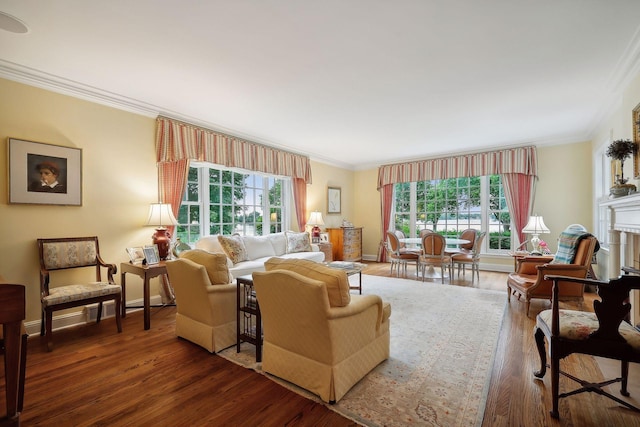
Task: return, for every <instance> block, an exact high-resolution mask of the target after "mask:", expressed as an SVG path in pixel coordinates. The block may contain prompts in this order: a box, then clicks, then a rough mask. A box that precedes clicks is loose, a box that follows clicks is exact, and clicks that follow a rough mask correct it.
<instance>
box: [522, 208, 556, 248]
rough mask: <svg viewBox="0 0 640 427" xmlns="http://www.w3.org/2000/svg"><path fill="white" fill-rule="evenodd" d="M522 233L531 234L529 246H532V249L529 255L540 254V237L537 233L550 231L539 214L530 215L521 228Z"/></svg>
mask: <svg viewBox="0 0 640 427" xmlns="http://www.w3.org/2000/svg"><path fill="white" fill-rule="evenodd" d="M522 232H523V233H527V234H531V235H532V236H531V246H533V251H532V252H531V255H542V252H541V251H540V237H538V235H539V234H548V233H551V231H550V230H549V229H548V228H547V226H546V225H544V220H543V219H542V217H541V216H537V215H534V216H530V217H529V222H527V225H525V226H524V228H523V229H522Z"/></svg>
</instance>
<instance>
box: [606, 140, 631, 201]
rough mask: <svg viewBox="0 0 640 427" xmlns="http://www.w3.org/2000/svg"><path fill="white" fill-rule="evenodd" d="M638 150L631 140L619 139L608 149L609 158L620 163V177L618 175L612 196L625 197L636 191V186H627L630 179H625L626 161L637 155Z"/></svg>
mask: <svg viewBox="0 0 640 427" xmlns="http://www.w3.org/2000/svg"><path fill="white" fill-rule="evenodd" d="M637 150H638V144H637V143H635V142H633V141H631V140H630V139H617V140H615V141H613V142H612V143H611V144H609V147H607V152H606V155H607V157H611V158H612V159H614V160H617V161H619V162H620V175H618V174H616V179H615V182H614V186H613V187H611V195H612V196H614V197H618V196H624V195H627V194H630V193H632V192H634V191H635V190H636V186H635V185H633V184H627V181H628V179H627V178H625V177H624V161H625V160H626V159H627V158H629V157H630V156H631V155H632V154H635V153H636V151H637Z"/></svg>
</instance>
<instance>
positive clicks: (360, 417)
mask: <svg viewBox="0 0 640 427" xmlns="http://www.w3.org/2000/svg"><path fill="white" fill-rule="evenodd" d="M350 280H351V282H352V284H355V281H356V280H357V276H352V277H350ZM362 291H363V293H366V294H376V295H380V296H381V297H382V298H383V300H385V301H389V302H390V303H391V325H390V328H391V356H390V358H389V359H388V360H386V361H384V362H383V363H381V364H380V365H378V366H377V367H376V368H375V369H374V370H373V371H371V372H370V373H369V374H368V375H367V376H366V377H365V378H363V379H362V380H361V381H360V382H359V383H358V384H356V385H355V386H354V387H353V388H352V389H351V390H350V391H349V392H348V393H347V394H346V395H345V396H344V397H343V398H342V399H341V400H340V401H339V402H338V403H336V404H335V405H327V407H329V408H331V409H332V410H334V411H336V412H338V413H340V414H342V415H344V416H345V417H348V418H350V419H352V420H354V421H357V422H358V423H360V424H363V425H367V426H406V425H420V426H447V427H450V426H480V425H481V424H482V418H483V415H484V407H485V403H486V396H487V392H488V388H489V381H490V378H491V369H492V366H493V358H494V353H495V349H496V344H497V340H498V334H499V332H500V326H501V323H502V318H503V315H504V311H505V305H506V300H507V298H506V295H505V293H504V292H497V291H486V290H480V289H475V288H464V287H460V286H451V285H446V284H445V285H442V284H440V283H430V282H424V283H423V282H420V281H416V280H408V279H395V278H388V277H379V276H369V275H363V277H362ZM219 354H220V356H222V357H225V358H226V359H228V360H231V361H233V362H235V363H238V364H240V365H243V366H245V367H247V368H251V369H254V370H256V371H257V372H261V373H262V371H261V366H260V365H261V364H259V363H256V362H255V348H254V347H253V346H252V345H250V344H246V343H243V344H242V346H241V352H240V353H237V352H236V348H235V347H232V348H229V349H226V350H224V351H222V352H221V353H219ZM268 376H269V378H272V379H273V380H274V381H277V382H279V383H280V384H283V385H284V386H286V387H288V388H290V389H292V390H294V391H296V392H298V393H300V394H302V395H304V396H306V397H308V398H310V399H313V400H315V401H317V402H321V401H320V400H319V399H318V398H317V397H315V396H313V395H312V394H310V393H308V392H306V391H304V390H302V389H300V388H298V387H296V386H294V385H292V384H290V383H287V382H285V381H282V380H280V379H278V378H276V377H272V376H270V375H268Z"/></svg>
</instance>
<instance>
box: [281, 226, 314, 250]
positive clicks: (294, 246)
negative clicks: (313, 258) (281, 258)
mask: <svg viewBox="0 0 640 427" xmlns="http://www.w3.org/2000/svg"><path fill="white" fill-rule="evenodd" d="M284 234H285V236H287V253H290V254H291V253H295V252H311V238H309V233H304V232H302V233H294V232H293V231H286V232H285V233H284Z"/></svg>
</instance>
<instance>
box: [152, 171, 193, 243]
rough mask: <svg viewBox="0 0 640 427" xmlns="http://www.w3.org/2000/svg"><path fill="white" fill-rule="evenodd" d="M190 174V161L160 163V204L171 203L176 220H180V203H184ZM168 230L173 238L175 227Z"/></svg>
mask: <svg viewBox="0 0 640 427" xmlns="http://www.w3.org/2000/svg"><path fill="white" fill-rule="evenodd" d="M188 174H189V160H188V159H182V160H178V161H175V162H163V163H158V193H159V195H160V202H162V203H169V204H170V205H171V210H172V211H173V216H175V217H176V218H178V212H179V211H180V203H182V198H183V197H184V191H185V186H186V184H187V176H188ZM167 228H168V229H169V233H171V235H172V236H173V231H174V229H175V226H171V227H167Z"/></svg>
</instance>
